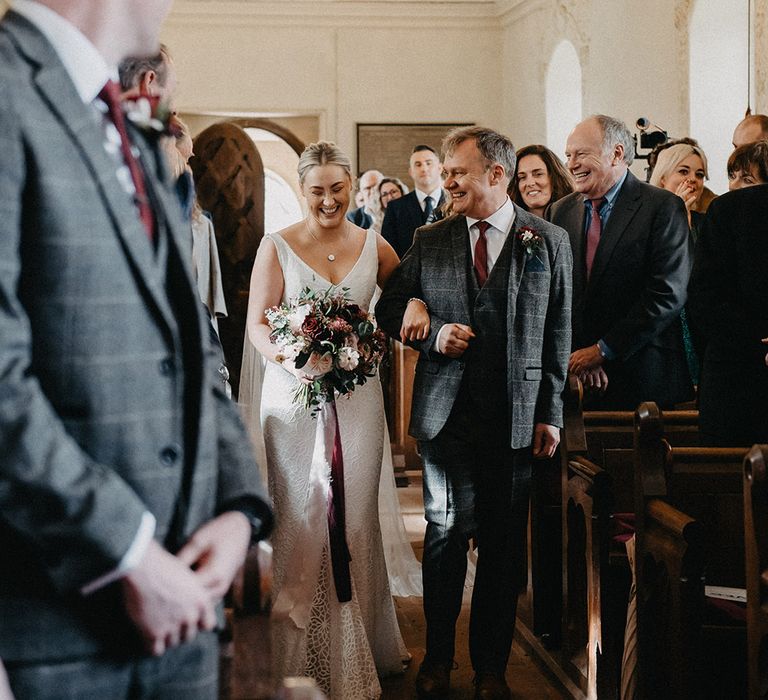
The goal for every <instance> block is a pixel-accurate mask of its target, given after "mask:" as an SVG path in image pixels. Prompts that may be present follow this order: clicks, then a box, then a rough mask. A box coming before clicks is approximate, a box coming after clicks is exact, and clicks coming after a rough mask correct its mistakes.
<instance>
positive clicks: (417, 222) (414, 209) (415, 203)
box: [406, 190, 424, 231]
mask: <svg viewBox="0 0 768 700" xmlns="http://www.w3.org/2000/svg"><path fill="white" fill-rule="evenodd" d="M410 195H413V196H412V197H411V196H410ZM406 197H408V216H409V218H410V219H411V221H412V222H413V224H414V225H413V230H414V231H415V230H416V229H417V228H419V226H423V225H424V212H423V211H422V210H421V207H420V206H419V198H418V197H417V196H416V190H414V191H413V192H409V193H408V194H407V195H406Z"/></svg>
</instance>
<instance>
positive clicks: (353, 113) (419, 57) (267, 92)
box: [163, 0, 503, 160]
mask: <svg viewBox="0 0 768 700" xmlns="http://www.w3.org/2000/svg"><path fill="white" fill-rule="evenodd" d="M376 4H377V5H379V3H376ZM385 4H386V3H381V5H385ZM416 4H418V3H416ZM295 5H301V6H302V7H303V8H304V9H305V10H306V12H305V13H304V14H302V15H301V16H300V17H297V16H295V15H294V14H293V11H292V8H293V7H294V6H295ZM336 5H337V4H336V3H284V4H282V5H279V6H274V5H272V4H271V3H260V2H250V3H248V2H238V3H216V2H208V3H201V2H199V1H197V0H187V2H176V4H175V6H174V10H173V12H172V14H171V16H170V17H169V19H168V21H167V22H166V25H165V27H164V30H163V41H164V42H165V43H167V44H168V45H169V47H170V49H171V52H172V54H173V56H174V59H175V62H176V66H177V70H178V73H179V90H178V95H177V105H178V108H179V109H180V111H182V112H183V113H185V114H194V113H201V112H210V111H217V112H231V113H235V114H236V113H249V114H257V115H271V114H274V113H277V114H297V113H298V114H305V115H316V117H317V120H318V135H319V137H321V138H326V139H331V140H334V141H336V142H337V143H338V144H339V145H340V146H341V147H342V148H343V149H344V150H345V151H347V152H348V153H349V155H350V156H351V157H352V158H353V160H354V158H355V155H356V154H355V150H356V126H355V125H356V124H357V123H358V122H405V123H407V122H427V123H428V122H456V121H464V122H466V121H470V122H478V123H485V124H488V125H489V126H492V127H494V128H501V127H502V119H501V93H502V85H503V81H502V71H503V63H502V61H501V60H500V56H501V53H502V52H501V43H502V36H503V29H502V27H500V26H499V25H498V23H497V22H495V17H494V15H495V9H494V7H495V6H494V5H493V3H479V4H478V5H477V7H474V5H471V4H470V6H468V7H465V6H463V5H456V7H455V8H453V9H452V10H451V11H450V12H449V13H448V14H447V15H446V16H445V17H444V18H443V19H440V18H441V13H442V12H443V11H444V10H445V8H444V7H441V4H440V3H437V4H436V5H435V6H434V7H435V9H434V11H433V12H430V13H425V12H424V11H423V8H422V10H421V13H422V14H421V15H419V13H418V12H417V13H416V16H413V13H412V12H411V11H410V10H409V9H408V8H406V9H402V8H400V9H399V10H397V11H394V10H392V9H388V10H387V11H386V12H384V13H383V14H380V13H379V12H377V11H376V10H374V11H373V12H371V9H370V4H369V6H368V10H367V11H360V12H359V14H356V12H358V11H359V10H360V8H358V7H357V6H358V5H360V3H349V4H347V3H339V5H341V6H342V7H341V9H338V10H336V11H335V14H333V13H332V16H330V17H329V16H328V13H327V12H326V11H325V10H326V8H327V7H329V6H336ZM408 5H411V3H408ZM219 6H221V7H219ZM206 7H207V8H209V9H214V8H217V7H218V9H219V11H218V12H209V11H206ZM349 7H351V9H348V8H349ZM364 9H365V8H363V10H364ZM492 10H493V12H491V11H492ZM438 25H439V26H438Z"/></svg>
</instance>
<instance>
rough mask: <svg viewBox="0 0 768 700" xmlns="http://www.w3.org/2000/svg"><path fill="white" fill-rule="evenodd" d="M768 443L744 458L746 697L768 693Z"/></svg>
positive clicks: (757, 696)
mask: <svg viewBox="0 0 768 700" xmlns="http://www.w3.org/2000/svg"><path fill="white" fill-rule="evenodd" d="M767 465H768V445H755V446H754V447H753V448H752V449H751V450H750V452H749V454H748V455H747V457H746V459H745V460H744V545H745V555H746V560H747V569H746V574H747V650H748V651H747V666H748V675H749V698H750V700H758V698H766V697H768V466H767Z"/></svg>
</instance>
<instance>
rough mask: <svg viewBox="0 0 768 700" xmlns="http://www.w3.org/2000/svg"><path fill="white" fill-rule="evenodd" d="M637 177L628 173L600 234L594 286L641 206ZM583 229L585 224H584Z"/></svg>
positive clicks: (592, 276) (590, 280)
mask: <svg viewBox="0 0 768 700" xmlns="http://www.w3.org/2000/svg"><path fill="white" fill-rule="evenodd" d="M636 185H637V179H636V178H635V176H634V175H632V173H629V172H628V173H627V179H626V180H625V181H624V184H623V185H622V187H621V190H619V194H618V196H617V197H616V203H615V204H614V205H613V211H611V215H610V217H609V218H608V223H607V224H606V225H605V228H604V229H603V232H602V234H601V235H600V244H599V245H598V246H597V252H596V253H595V262H594V264H593V266H592V274H591V275H590V276H589V284H590V286H592V285H593V284H594V282H595V280H596V279H598V278H599V277H600V275H601V274H602V272H603V271H604V270H605V268H606V266H607V265H608V262H609V261H610V259H611V255H612V254H613V251H614V249H615V248H616V245H617V244H618V242H619V241H620V240H621V238H622V237H623V236H624V233H625V232H626V231H627V229H628V228H629V224H630V223H631V222H632V219H633V218H634V216H635V213H636V212H637V210H638V209H639V208H640V194H641V193H640V192H638V188H637V186H636ZM582 229H583V226H582Z"/></svg>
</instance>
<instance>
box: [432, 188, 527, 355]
mask: <svg viewBox="0 0 768 700" xmlns="http://www.w3.org/2000/svg"><path fill="white" fill-rule="evenodd" d="M466 219H467V230H468V232H469V249H470V250H471V251H472V266H473V267H474V263H475V244H476V243H477V239H478V238H480V231H479V230H478V228H477V226H475V224H476V223H477V222H478V221H485V222H487V223H489V224H490V226H489V227H488V229H487V230H486V232H485V238H486V242H487V247H488V274H489V275H490V274H491V270H492V269H493V266H494V265H495V264H496V261H497V260H498V259H499V255H500V254H501V249H502V248H503V247H504V243H505V242H506V240H507V236H508V235H509V232H510V231H511V230H512V227H513V226H514V224H515V205H514V204H512V200H511V199H510V198H509V197H507V199H506V201H505V202H504V204H502V205H501V206H500V207H499V208H498V209H497V210H496V211H495V212H493V214H491V215H490V216H486V217H485V218H484V219H473V218H472V217H470V216H468V217H466ZM447 325H448V324H447V323H446V324H445V326H443V327H442V328H441V329H440V330H439V331H438V332H437V337H436V338H435V345H434V349H435V351H436V352H440V336H441V335H442V334H443V331H444V330H445V327H446V326H447Z"/></svg>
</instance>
